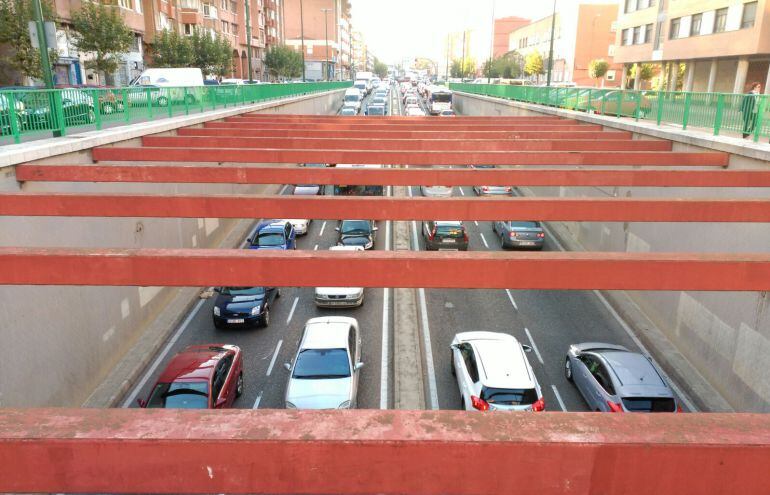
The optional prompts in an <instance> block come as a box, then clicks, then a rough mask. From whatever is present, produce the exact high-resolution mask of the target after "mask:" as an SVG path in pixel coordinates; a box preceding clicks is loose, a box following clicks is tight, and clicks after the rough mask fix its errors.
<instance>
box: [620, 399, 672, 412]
mask: <svg viewBox="0 0 770 495" xmlns="http://www.w3.org/2000/svg"><path fill="white" fill-rule="evenodd" d="M623 405H624V406H626V409H628V410H629V411H633V412H674V411H676V402H674V399H672V398H670V397H634V398H629V399H623Z"/></svg>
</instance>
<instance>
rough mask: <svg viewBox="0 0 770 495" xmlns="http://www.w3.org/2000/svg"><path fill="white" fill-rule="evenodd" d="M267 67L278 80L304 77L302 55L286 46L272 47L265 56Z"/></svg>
mask: <svg viewBox="0 0 770 495" xmlns="http://www.w3.org/2000/svg"><path fill="white" fill-rule="evenodd" d="M265 65H266V66H267V68H268V70H269V72H270V75H271V76H273V77H276V78H281V77H286V78H295V77H301V76H302V54H301V53H300V52H298V51H296V50H293V49H292V48H290V47H288V46H286V45H275V46H272V47H270V49H268V50H267V54H265Z"/></svg>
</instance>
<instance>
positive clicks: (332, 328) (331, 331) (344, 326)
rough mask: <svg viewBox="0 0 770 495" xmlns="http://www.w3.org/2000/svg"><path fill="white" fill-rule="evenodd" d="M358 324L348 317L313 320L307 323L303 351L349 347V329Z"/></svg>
mask: <svg viewBox="0 0 770 495" xmlns="http://www.w3.org/2000/svg"><path fill="white" fill-rule="evenodd" d="M355 322H356V320H355V318H349V317H346V316H323V317H320V318H311V319H309V320H308V321H307V323H305V335H304V337H303V339H302V344H301V349H341V348H347V346H348V329H349V328H350V327H351V326H352V325H353V324H354V323H355Z"/></svg>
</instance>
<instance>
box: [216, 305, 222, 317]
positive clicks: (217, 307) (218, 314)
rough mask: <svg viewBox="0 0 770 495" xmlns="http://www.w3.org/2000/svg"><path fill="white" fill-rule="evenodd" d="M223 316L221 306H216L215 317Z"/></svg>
mask: <svg viewBox="0 0 770 495" xmlns="http://www.w3.org/2000/svg"><path fill="white" fill-rule="evenodd" d="M221 314H222V313H221V312H220V310H219V306H214V316H220V315H221Z"/></svg>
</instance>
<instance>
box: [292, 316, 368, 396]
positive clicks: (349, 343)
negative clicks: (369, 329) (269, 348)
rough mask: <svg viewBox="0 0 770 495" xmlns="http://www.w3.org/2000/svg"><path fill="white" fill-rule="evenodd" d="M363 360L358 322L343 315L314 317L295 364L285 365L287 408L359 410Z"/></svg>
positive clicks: (304, 334)
mask: <svg viewBox="0 0 770 495" xmlns="http://www.w3.org/2000/svg"><path fill="white" fill-rule="evenodd" d="M360 359H361V335H360V333H359V330H358V321H356V319H355V318H347V317H343V316H327V317H321V318H311V319H310V320H308V321H307V323H305V330H304V332H303V333H302V340H300V342H299V349H298V350H297V355H296V357H295V358H294V363H293V364H291V363H286V364H285V365H284V366H285V367H286V369H287V370H289V372H290V375H289V383H288V385H287V386H286V400H285V405H286V408H287V409H350V408H355V407H356V405H357V404H356V402H357V401H356V397H357V393H358V375H359V374H360V370H361V368H363V366H364V363H362V362H361V361H360Z"/></svg>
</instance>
